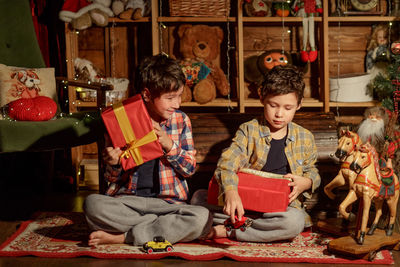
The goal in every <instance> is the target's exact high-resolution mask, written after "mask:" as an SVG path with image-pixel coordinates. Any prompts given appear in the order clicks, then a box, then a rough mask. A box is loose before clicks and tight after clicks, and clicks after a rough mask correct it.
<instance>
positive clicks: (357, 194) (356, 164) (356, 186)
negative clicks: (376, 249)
mask: <svg viewBox="0 0 400 267" xmlns="http://www.w3.org/2000/svg"><path fill="white" fill-rule="evenodd" d="M350 169H352V170H353V171H355V172H356V173H357V177H356V179H355V180H354V183H353V186H352V188H351V189H350V191H349V193H348V194H347V196H346V198H345V199H344V201H343V202H342V203H341V204H340V207H339V212H340V214H341V215H342V216H343V217H344V218H345V219H349V217H350V213H349V212H347V211H346V208H347V207H348V206H349V205H350V204H352V203H353V202H354V201H356V200H357V199H358V198H362V199H363V209H362V220H361V229H360V236H359V237H358V239H357V243H358V244H363V243H364V237H365V232H366V229H367V222H368V217H369V209H370V207H371V202H372V201H373V202H374V203H375V209H376V214H375V219H374V222H373V223H372V225H371V227H370V229H369V231H368V233H367V234H368V235H372V234H373V233H374V231H375V229H376V228H377V225H378V221H379V218H380V216H381V215H382V205H383V201H384V200H386V203H387V204H388V206H389V210H390V220H389V224H388V226H387V228H386V235H387V236H391V235H392V233H393V228H394V222H395V219H396V207H397V201H398V199H399V179H398V177H397V175H396V174H395V173H394V172H393V169H391V168H388V167H386V163H385V162H383V163H381V166H380V163H379V159H378V155H377V153H376V151H375V149H374V148H373V146H371V145H370V144H369V143H367V144H365V145H362V146H361V147H360V148H358V149H357V150H356V152H355V154H354V156H353V162H352V163H351V164H350Z"/></svg>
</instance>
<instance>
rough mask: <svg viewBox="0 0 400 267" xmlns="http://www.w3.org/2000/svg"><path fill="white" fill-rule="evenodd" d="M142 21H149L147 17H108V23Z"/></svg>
mask: <svg viewBox="0 0 400 267" xmlns="http://www.w3.org/2000/svg"><path fill="white" fill-rule="evenodd" d="M113 22H115V23H143V22H150V18H149V17H145V18H141V19H136V20H133V19H120V18H109V19H108V23H113Z"/></svg>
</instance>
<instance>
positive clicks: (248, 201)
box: [207, 170, 290, 212]
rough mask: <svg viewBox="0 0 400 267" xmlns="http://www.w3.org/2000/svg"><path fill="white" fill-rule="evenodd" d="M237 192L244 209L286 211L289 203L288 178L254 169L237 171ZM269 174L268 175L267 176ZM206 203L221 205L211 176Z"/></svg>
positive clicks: (221, 196) (215, 184) (222, 203)
mask: <svg viewBox="0 0 400 267" xmlns="http://www.w3.org/2000/svg"><path fill="white" fill-rule="evenodd" d="M260 175H262V176H260ZM238 176H239V184H238V192H239V196H240V199H241V200H242V204H243V208H244V209H245V210H252V211H258V212H281V211H286V209H287V207H288V205H289V193H290V187H289V185H288V184H289V182H290V179H288V178H283V176H282V175H276V174H271V173H265V172H261V171H254V170H242V171H240V172H238ZM268 176H269V177H268ZM207 199H208V203H209V204H212V205H219V206H223V205H224V202H223V195H222V194H220V192H219V185H218V182H217V181H216V180H215V177H213V178H212V179H211V181H210V183H209V186H208V198H207Z"/></svg>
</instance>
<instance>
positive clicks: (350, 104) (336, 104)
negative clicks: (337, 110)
mask: <svg viewBox="0 0 400 267" xmlns="http://www.w3.org/2000/svg"><path fill="white" fill-rule="evenodd" d="M378 104H379V103H378V101H369V102H329V106H330V107H374V106H377V105H378Z"/></svg>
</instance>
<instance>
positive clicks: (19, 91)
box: [0, 64, 57, 107]
mask: <svg viewBox="0 0 400 267" xmlns="http://www.w3.org/2000/svg"><path fill="white" fill-rule="evenodd" d="M37 96H47V97H49V98H51V99H53V100H54V101H57V91H56V80H55V75H54V68H36V69H34V68H22V67H12V66H6V65H4V64H0V107H3V106H5V105H7V104H8V103H10V102H12V101H15V100H17V99H21V98H34V97H37Z"/></svg>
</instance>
